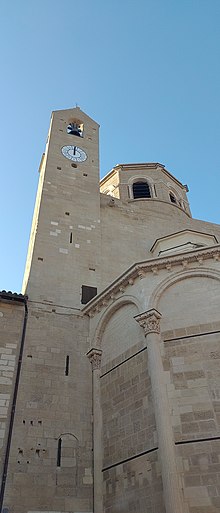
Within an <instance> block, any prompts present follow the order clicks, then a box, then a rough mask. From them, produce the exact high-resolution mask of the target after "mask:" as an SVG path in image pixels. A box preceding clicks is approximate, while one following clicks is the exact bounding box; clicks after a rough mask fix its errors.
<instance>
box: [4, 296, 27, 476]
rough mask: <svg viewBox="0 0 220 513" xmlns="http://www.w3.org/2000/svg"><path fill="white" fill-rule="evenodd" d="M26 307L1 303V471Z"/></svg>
mask: <svg viewBox="0 0 220 513" xmlns="http://www.w3.org/2000/svg"><path fill="white" fill-rule="evenodd" d="M23 318H24V307H23V305H17V304H16V305H15V304H11V303H3V302H1V303H0V340H1V342H0V461H1V463H0V471H1V477H2V470H3V464H4V455H5V449H6V443H7V434H8V426H9V420H10V413H11V405H12V398H13V391H14V382H15V377H16V370H17V359H18V353H19V348H20V342H21V333H22V327H23Z"/></svg>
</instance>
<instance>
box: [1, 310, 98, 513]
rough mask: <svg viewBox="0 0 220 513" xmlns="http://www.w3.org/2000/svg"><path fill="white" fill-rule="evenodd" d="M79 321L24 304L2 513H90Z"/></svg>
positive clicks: (87, 379)
mask: <svg viewBox="0 0 220 513" xmlns="http://www.w3.org/2000/svg"><path fill="white" fill-rule="evenodd" d="M87 322H88V321H87V319H86V318H82V317H80V315H74V314H73V311H72V310H70V309H69V310H68V309H65V308H59V307H56V308H54V307H53V308H52V307H51V306H46V305H45V306H43V305H39V304H30V305H29V319H28V324H27V333H26V340H25V349H24V357H23V364H22V372H21V378H20V387H19V393H18V399H17V408H16V416H15V423H14V430H13V438H12V445H11V453H10V459H9V468H8V477H7V483H6V493H5V501H4V507H5V508H8V510H9V513H27V512H28V511H56V512H58V511H59V512H61V511H62V512H70V511H71V512H72V511H74V512H75V511H77V512H81V511H83V512H91V511H92V484H93V477H92V423H91V412H92V400H91V369H90V364H89V361H88V359H87V358H86V356H85V353H86V352H87V350H88V338H87V337H88V331H87V329H88V326H87ZM67 356H68V357H69V361H68V373H67ZM59 439H60V440H61V444H62V446H61V454H60V461H58V460H59V455H58V447H59Z"/></svg>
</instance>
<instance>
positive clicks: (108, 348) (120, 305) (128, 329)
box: [92, 295, 143, 364]
mask: <svg viewBox="0 0 220 513" xmlns="http://www.w3.org/2000/svg"><path fill="white" fill-rule="evenodd" d="M140 312H141V305H140V303H139V301H138V299H137V298H136V297H135V296H129V295H127V296H123V297H121V298H119V299H117V300H116V301H115V302H114V303H113V304H112V305H110V306H109V307H108V308H107V309H106V310H105V312H104V313H103V315H102V317H101V319H100V320H99V323H98V325H97V328H96V332H95V335H94V338H93V342H92V346H94V347H96V348H100V349H102V351H103V355H102V363H103V364H105V363H106V361H107V360H108V358H109V357H110V355H111V358H115V357H117V356H119V354H121V352H123V351H125V350H127V349H128V348H129V346H130V345H131V344H132V345H134V344H135V341H137V342H138V341H140V340H141V339H142V337H143V333H142V329H141V328H140V327H139V325H138V324H137V322H136V321H135V320H134V316H135V315H138V313H140ZM110 324H111V325H110ZM109 334H111V337H110V338H111V340H110V338H109ZM104 337H105V339H106V337H108V342H107V341H106V345H105V344H104V345H103V340H104Z"/></svg>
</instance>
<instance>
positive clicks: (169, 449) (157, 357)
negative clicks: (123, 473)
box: [135, 308, 184, 513]
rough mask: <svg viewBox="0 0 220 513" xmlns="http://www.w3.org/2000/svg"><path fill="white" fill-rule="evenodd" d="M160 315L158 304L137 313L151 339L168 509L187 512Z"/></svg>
mask: <svg viewBox="0 0 220 513" xmlns="http://www.w3.org/2000/svg"><path fill="white" fill-rule="evenodd" d="M160 318H161V314H160V312H158V311H157V310H156V309H154V308H152V309H151V310H148V311H147V312H144V313H142V314H140V315H136V316H135V320H136V321H137V322H138V323H139V325H140V326H141V327H142V328H143V329H144V334H145V337H146V339H147V350H148V362H149V373H150V377H151V385H152V394H153V401H154V411H155V418H156V427H157V434H158V446H159V455H160V461H161V469H162V480H163V491H164V502H165V507H166V513H184V504H183V496H182V492H181V490H180V483H179V479H178V474H177V468H176V458H175V444H174V439H173V430H172V425H171V418H170V409H169V401H168V396H167V391H166V384H165V380H164V371H163V364H162V358H161V353H160V340H161V337H160Z"/></svg>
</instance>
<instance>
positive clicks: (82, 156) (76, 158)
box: [61, 144, 87, 162]
mask: <svg viewBox="0 0 220 513" xmlns="http://www.w3.org/2000/svg"><path fill="white" fill-rule="evenodd" d="M74 149H75V151H76V152H77V153H78V155H71V154H70V153H69V151H71V150H73V151H74ZM61 153H62V155H63V156H64V157H65V158H67V159H69V160H72V162H85V161H86V160H87V154H86V152H85V150H83V149H82V148H80V147H79V146H75V145H73V144H68V145H65V146H63V147H62V148H61Z"/></svg>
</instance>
